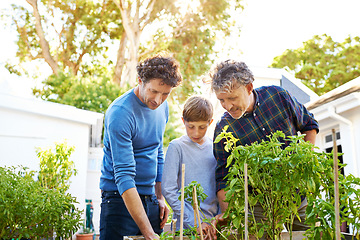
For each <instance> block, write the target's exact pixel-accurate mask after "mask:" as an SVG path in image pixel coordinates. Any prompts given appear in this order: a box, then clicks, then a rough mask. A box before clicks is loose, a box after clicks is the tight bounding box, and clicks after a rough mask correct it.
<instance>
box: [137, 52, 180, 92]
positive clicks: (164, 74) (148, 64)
mask: <svg viewBox="0 0 360 240" xmlns="http://www.w3.org/2000/svg"><path fill="white" fill-rule="evenodd" d="M136 70H137V73H138V76H139V77H140V79H141V80H142V82H143V83H147V82H149V81H150V80H151V79H154V78H158V79H162V80H163V81H164V83H165V84H167V85H169V86H171V87H177V86H178V85H179V84H180V83H181V81H182V76H181V73H180V65H179V63H178V62H177V61H176V60H175V59H174V58H172V57H165V56H162V55H156V56H154V57H151V58H147V59H145V60H144V61H143V62H141V63H139V64H138V65H137V67H136Z"/></svg>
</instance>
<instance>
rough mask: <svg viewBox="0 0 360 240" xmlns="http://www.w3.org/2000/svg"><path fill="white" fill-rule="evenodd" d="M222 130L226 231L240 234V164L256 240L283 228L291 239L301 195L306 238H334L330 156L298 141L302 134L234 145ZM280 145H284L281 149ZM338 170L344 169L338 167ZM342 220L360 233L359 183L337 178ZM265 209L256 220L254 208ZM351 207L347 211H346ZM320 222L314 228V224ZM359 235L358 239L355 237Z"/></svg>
mask: <svg viewBox="0 0 360 240" xmlns="http://www.w3.org/2000/svg"><path fill="white" fill-rule="evenodd" d="M226 130H227V129H224V130H223V132H222V133H221V134H219V136H217V138H216V139H215V142H219V141H220V140H221V139H223V138H225V139H226V145H225V150H226V151H231V155H230V156H229V158H228V161H227V166H229V173H228V175H227V176H226V178H227V188H226V189H225V191H226V201H227V202H228V203H229V207H228V209H227V211H226V213H225V216H226V217H228V219H229V220H230V227H233V228H235V229H237V231H238V232H239V233H240V236H243V234H244V219H245V211H244V201H245V198H244V189H245V188H244V181H245V180H244V164H245V163H247V165H248V181H249V183H248V184H249V187H250V188H251V189H252V191H250V192H249V196H248V202H249V212H250V213H251V215H249V233H250V234H252V235H254V236H255V237H256V238H260V237H261V236H262V235H263V234H264V232H265V231H266V232H267V233H268V234H269V236H270V238H271V239H279V237H280V233H281V231H282V228H283V225H285V226H286V227H287V228H288V230H289V232H290V236H291V234H292V229H291V226H292V223H293V221H294V219H295V218H299V216H298V213H297V209H298V208H299V206H300V204H301V198H300V196H306V198H307V201H308V206H307V209H306V223H307V224H309V226H310V227H311V228H310V229H309V230H308V231H307V234H308V236H309V237H310V239H320V235H319V234H320V232H321V234H322V236H323V238H324V239H334V233H335V230H334V226H335V209H334V197H333V195H334V194H333V192H334V186H333V185H334V184H333V182H334V176H333V159H332V154H329V153H324V152H320V153H319V152H315V151H313V148H314V146H313V145H312V144H311V143H309V142H305V141H304V140H303V137H304V135H300V136H288V137H285V134H284V133H282V132H280V131H278V132H275V133H274V134H272V135H271V136H268V138H269V140H267V141H265V140H263V141H262V142H260V143H257V142H255V143H253V144H251V145H250V146H236V142H237V139H236V138H234V137H233V136H232V134H231V133H229V132H226ZM284 142H286V143H288V145H287V146H286V147H285V148H284V147H283V145H284ZM341 167H343V165H342V166H341ZM339 179H340V183H339V185H340V193H341V196H340V208H341V219H342V221H347V222H348V223H353V224H354V225H355V226H356V227H357V228H356V231H359V228H358V226H359V221H360V218H359V216H360V215H359V211H360V210H359V207H360V205H359V204H360V202H359V197H360V192H359V190H358V189H359V186H360V179H359V178H355V177H353V176H352V175H349V176H347V177H345V178H344V177H343V176H342V175H341V174H340V177H339ZM256 204H259V205H260V206H261V207H262V208H263V209H264V216H265V219H262V220H261V221H259V220H256V219H255V217H253V216H254V214H253V213H254V206H255V205H256ZM350 206H351V207H350ZM318 222H319V223H320V226H317V225H316V224H315V223H318ZM358 236H359V235H358Z"/></svg>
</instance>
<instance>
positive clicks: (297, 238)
mask: <svg viewBox="0 0 360 240" xmlns="http://www.w3.org/2000/svg"><path fill="white" fill-rule="evenodd" d="M342 234H344V236H345V239H346V240H351V239H352V236H351V235H350V234H346V233H342ZM292 235H293V236H292V240H303V239H307V238H306V236H305V231H293V233H292ZM144 239H145V238H144V237H143V236H127V237H124V240H144ZM175 239H176V240H179V239H180V237H178V236H176V237H175ZM183 239H184V240H190V239H189V237H187V236H184V238H183ZM255 239H256V238H251V237H250V238H249V240H255ZM281 239H282V240H290V236H289V233H288V232H282V233H281Z"/></svg>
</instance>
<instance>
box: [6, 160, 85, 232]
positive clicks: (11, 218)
mask: <svg viewBox="0 0 360 240" xmlns="http://www.w3.org/2000/svg"><path fill="white" fill-rule="evenodd" d="M34 174H35V172H33V171H28V170H27V169H26V168H20V167H19V168H15V167H8V168H7V167H0V219H2V221H0V238H1V239H3V238H5V239H12V238H14V239H21V238H26V239H42V238H52V237H53V234H54V233H55V235H56V239H59V238H60V237H62V238H69V237H71V236H72V234H73V233H74V232H75V231H76V230H77V229H79V227H80V224H81V211H79V210H78V209H77V208H76V207H75V204H76V203H77V202H76V199H75V198H74V197H72V196H71V195H70V194H68V193H64V192H61V191H58V190H56V189H50V188H46V187H45V186H43V185H41V184H40V182H39V181H35V180H34ZM5 220H6V221H5Z"/></svg>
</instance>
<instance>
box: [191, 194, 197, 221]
mask: <svg viewBox="0 0 360 240" xmlns="http://www.w3.org/2000/svg"><path fill="white" fill-rule="evenodd" d="M194 189H195V187H194ZM194 189H193V195H192V198H193V203H194V204H193V205H192V207H193V210H194V227H196V228H197V216H196V208H195V195H194Z"/></svg>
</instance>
